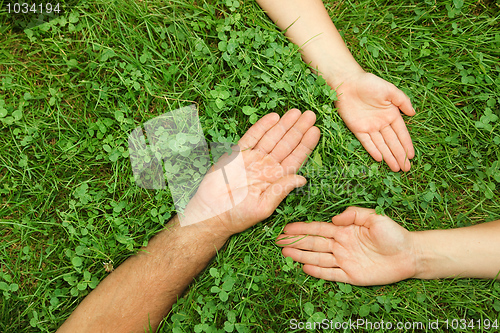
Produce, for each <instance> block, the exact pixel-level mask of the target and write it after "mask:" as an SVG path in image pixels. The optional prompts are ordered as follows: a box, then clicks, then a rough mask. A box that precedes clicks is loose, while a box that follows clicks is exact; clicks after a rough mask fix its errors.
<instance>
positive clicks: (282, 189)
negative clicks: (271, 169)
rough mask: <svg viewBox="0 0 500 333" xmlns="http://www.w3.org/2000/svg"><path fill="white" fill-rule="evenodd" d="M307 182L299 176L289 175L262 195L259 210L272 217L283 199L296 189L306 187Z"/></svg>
mask: <svg viewBox="0 0 500 333" xmlns="http://www.w3.org/2000/svg"><path fill="white" fill-rule="evenodd" d="M306 183H307V180H306V179H305V178H304V177H302V176H299V175H288V176H284V177H282V178H280V179H278V180H277V181H276V182H274V183H273V184H272V185H271V186H269V187H268V188H267V189H266V190H265V191H264V193H262V195H261V199H260V200H261V202H260V207H259V209H260V210H262V211H263V212H264V214H265V215H266V216H270V215H271V214H272V213H273V212H274V210H275V209H276V207H278V205H279V204H280V202H281V201H283V199H285V197H286V196H287V195H288V194H289V193H290V192H291V191H292V190H293V189H295V188H297V187H301V186H304V185H305V184H306Z"/></svg>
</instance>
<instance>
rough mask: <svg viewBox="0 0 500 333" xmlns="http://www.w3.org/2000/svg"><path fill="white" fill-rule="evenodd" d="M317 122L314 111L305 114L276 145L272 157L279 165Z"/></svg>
mask: <svg viewBox="0 0 500 333" xmlns="http://www.w3.org/2000/svg"><path fill="white" fill-rule="evenodd" d="M315 122H316V115H315V114H314V112H312V111H306V112H304V113H303V114H302V115H301V116H300V118H299V119H298V120H297V122H296V123H295V124H294V125H293V126H292V128H290V129H289V130H288V132H286V134H285V135H284V136H283V138H281V140H280V141H279V142H278V143H277V144H276V146H275V147H274V149H273V150H272V151H271V153H270V155H271V156H272V157H273V158H274V159H275V160H276V161H278V162H279V163H281V161H283V160H284V159H285V158H286V157H287V156H288V155H290V153H291V152H292V151H293V150H294V149H295V148H296V147H297V145H298V144H299V143H300V141H301V140H302V138H303V137H304V134H305V133H306V132H307V131H308V130H309V129H310V128H311V127H312V126H313V125H314V123H315Z"/></svg>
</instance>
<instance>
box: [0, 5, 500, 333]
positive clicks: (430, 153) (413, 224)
mask: <svg viewBox="0 0 500 333" xmlns="http://www.w3.org/2000/svg"><path fill="white" fill-rule="evenodd" d="M5 3H6V2H5V1H4V2H2V1H0V4H2V7H1V8H2V11H1V12H0V33H1V34H0V131H1V136H0V195H1V199H0V226H1V227H0V237H1V239H2V241H1V243H0V267H1V268H0V289H1V290H0V292H1V294H0V295H1V296H0V297H1V304H0V331H2V332H39V331H43V332H49V331H54V330H55V329H56V328H57V327H58V326H59V325H60V324H61V323H62V322H63V321H64V320H65V318H67V316H68V315H69V314H70V313H71V311H72V310H73V309H74V308H75V307H76V306H77V305H78V303H79V302H80V301H81V300H82V299H83V298H84V297H85V295H87V294H88V293H89V292H90V291H91V289H92V288H94V287H95V286H96V284H97V283H98V281H100V280H102V279H103V278H104V277H105V276H106V275H107V273H106V271H105V267H104V265H103V263H108V262H110V261H112V263H113V264H114V265H115V266H117V265H119V264H120V263H121V262H123V261H124V260H125V259H126V258H127V257H128V256H130V255H131V254H133V253H134V252H135V251H136V250H137V249H138V248H139V247H140V246H142V245H143V244H145V242H147V240H148V239H149V238H151V237H152V235H154V234H155V233H156V232H158V231H159V230H161V229H162V227H163V225H164V224H165V223H166V222H167V221H168V219H169V218H170V217H171V216H172V215H173V214H174V213H175V212H174V207H173V202H172V199H171V196H170V193H169V192H168V191H153V190H144V189H140V188H138V187H136V186H135V185H134V183H133V177H132V171H131V168H130V161H129V159H128V156H127V137H128V134H129V133H130V132H131V131H132V130H133V129H134V128H136V127H137V126H139V125H140V124H142V123H144V122H146V121H147V120H149V119H152V118H154V117H156V116H158V115H160V114H162V113H165V112H167V111H169V110H173V109H175V108H178V107H180V106H185V105H189V104H191V103H192V102H195V103H196V104H197V105H198V107H199V109H200V115H201V122H202V125H203V127H204V131H205V133H206V137H207V140H208V141H233V142H234V141H236V140H237V139H238V138H239V137H240V136H241V135H242V134H243V133H244V132H245V130H246V129H247V128H248V127H249V126H250V122H249V120H255V118H256V117H257V116H262V115H264V114H266V113H268V112H270V111H276V112H278V113H280V114H283V113H284V112H285V111H286V110H287V109H289V108H291V107H297V108H299V109H301V110H306V109H311V110H314V111H315V112H316V114H317V115H318V122H317V123H318V126H319V127H320V129H321V131H322V138H321V140H320V143H319V145H318V147H317V149H316V150H315V152H314V153H313V158H312V159H313V161H311V162H310V163H309V164H308V165H307V166H306V167H305V168H304V169H303V171H302V173H303V174H304V175H306V176H307V178H308V179H309V183H308V185H307V186H306V187H305V188H303V189H300V190H297V191H296V192H294V193H293V194H291V195H290V196H288V197H287V199H286V200H285V201H284V202H283V203H282V204H281V205H280V206H279V208H278V209H277V211H276V212H275V213H274V214H273V215H272V216H271V217H270V218H269V219H267V220H266V221H264V222H262V223H260V224H258V225H257V226H255V227H253V228H251V229H249V230H247V231H245V232H243V233H242V234H239V235H237V236H234V237H233V238H232V239H231V240H230V241H229V242H228V244H227V245H226V247H225V248H224V250H223V251H221V252H220V253H219V254H218V256H217V257H216V258H215V259H214V261H213V263H212V264H211V265H210V266H209V267H208V268H207V269H206V270H205V271H203V273H202V274H201V275H200V276H199V277H197V279H196V281H195V282H194V283H193V284H192V285H191V286H190V288H189V290H187V292H186V293H185V295H184V296H183V297H182V298H181V299H180V300H179V301H178V303H177V304H176V305H175V306H174V308H173V311H172V313H171V314H170V315H169V316H168V317H167V318H166V319H165V321H164V322H163V324H162V326H161V327H162V328H161V331H162V332H171V331H174V332H219V331H220V332H224V331H227V332H231V331H234V332H284V331H288V330H289V329H288V327H289V321H290V320H291V319H293V318H295V319H297V320H299V321H306V320H308V319H310V318H313V319H316V320H321V319H323V318H328V319H334V320H338V321H348V320H349V319H351V320H356V319H358V318H363V319H366V320H367V321H371V322H378V321H381V320H384V322H387V321H391V322H393V323H396V322H398V321H400V322H405V321H406V322H410V321H419V322H424V323H428V322H429V321H436V320H439V321H440V322H441V325H440V331H443V330H444V328H443V327H444V326H443V325H444V324H442V322H443V321H444V320H446V319H449V320H452V319H462V318H466V319H468V320H471V319H473V320H478V319H481V320H482V319H490V320H495V319H499V314H500V283H499V282H494V281H488V280H474V279H459V280H439V281H420V280H408V281H403V282H400V283H396V284H393V285H389V286H381V287H369V288H366V287H355V286H352V287H351V286H349V285H344V284H340V283H332V282H325V281H322V280H317V279H315V278H311V277H308V276H306V275H305V274H304V273H302V271H301V270H300V268H299V266H298V265H297V264H293V263H292V262H290V261H286V260H285V259H284V258H283V257H282V255H281V253H280V249H279V248H277V247H276V246H275V245H274V239H275V238H276V236H277V235H278V234H280V232H281V230H282V228H283V227H284V226H285V224H286V223H288V222H293V221H302V220H329V219H330V218H331V216H333V215H334V214H337V213H339V212H341V211H342V210H343V209H345V207H347V206H349V205H359V206H364V207H370V208H377V209H379V210H381V211H384V212H385V213H386V214H387V215H389V216H390V217H392V218H394V219H395V220H396V221H398V222H400V223H401V224H402V225H403V226H405V227H406V228H408V229H410V230H425V229H435V228H452V227H462V226H467V225H472V224H476V223H481V222H485V221H491V220H495V219H499V218H500V200H499V195H498V188H499V186H500V171H499V169H500V152H499V149H498V146H499V144H500V128H499V124H500V122H499V121H498V116H500V109H499V105H500V98H499V96H500V88H499V86H500V62H499V59H500V51H499V50H500V15H499V9H500V8H499V5H498V2H494V1H486V0H484V1H468V0H466V1H465V3H463V2H462V1H461V0H457V1H453V2H450V1H442V2H435V1H403V2H392V1H376V2H373V1H363V2H357V3H352V2H350V1H340V2H334V1H331V2H327V3H326V6H327V8H328V10H329V12H330V15H331V16H332V18H333V20H334V21H335V23H336V25H337V27H338V28H339V30H341V31H342V33H343V34H344V35H345V39H346V42H347V43H348V45H349V47H350V48H351V50H352V53H353V54H354V56H355V58H356V59H357V60H358V62H359V63H360V64H361V65H362V66H363V67H364V68H365V69H366V70H367V71H370V72H373V73H375V74H377V75H379V76H381V77H382V78H385V79H387V80H388V81H390V82H393V83H394V84H396V85H397V86H398V87H400V88H401V89H402V90H404V91H405V92H406V93H407V94H408V95H409V96H410V97H411V98H412V101H413V104H414V106H415V109H416V110H417V115H416V116H414V117H412V118H411V119H409V118H406V120H407V123H408V128H409V130H410V133H411V135H412V138H413V141H414V145H415V149H416V156H415V158H414V160H413V166H412V169H411V171H410V172H408V173H393V172H391V171H390V170H389V168H388V167H387V166H386V165H385V164H378V163H376V162H374V161H373V160H372V159H371V158H370V156H369V155H368V154H367V153H366V151H365V150H364V149H363V147H361V145H360V144H359V142H358V141H357V140H356V139H355V138H354V136H353V135H352V134H351V133H350V132H349V131H348V130H347V129H346V127H345V125H344V124H343V122H342V120H341V119H340V118H339V116H338V115H337V113H336V112H335V109H334V107H333V103H332V99H333V98H334V97H335V95H334V94H332V93H331V92H330V91H329V89H328V88H326V87H325V85H324V82H323V81H322V80H321V79H318V78H317V77H316V76H315V75H313V74H311V71H310V70H309V69H308V68H307V66H306V65H305V64H304V63H303V62H302V61H301V60H300V55H299V54H298V52H297V49H296V48H295V47H294V46H293V45H291V44H289V43H288V42H287V40H286V38H285V37H284V36H283V35H282V33H281V32H279V31H278V30H277V29H276V27H275V26H274V24H273V23H272V22H271V21H270V20H269V19H268V18H267V16H266V15H265V14H264V13H263V12H262V11H261V10H260V8H259V7H258V6H257V5H256V4H255V3H253V2H241V3H239V6H237V5H236V4H238V2H237V1H236V2H235V1H230V0H228V1H204V2H201V1H200V2H195V3H193V2H188V1H182V0H181V1H164V2H163V1H140V2H139V1H136V2H134V1H124V0H110V1H84V0H81V1H78V2H73V3H68V7H67V8H66V11H65V13H63V14H62V15H60V16H59V18H55V19H52V20H50V21H49V22H48V23H44V24H42V25H39V26H37V27H31V28H30V29H27V30H24V28H25V27H26V25H25V24H27V23H29V20H20V19H19V18H17V17H13V16H12V15H9V14H7V13H6V12H5V10H4V8H5ZM450 4H451V5H450ZM23 25H24V26H23ZM244 106H250V107H254V108H255V109H256V110H255V112H254V114H255V115H256V116H248V115H246V114H244V113H243V112H242V109H243V107H244ZM247 111H248V109H247ZM495 116H496V117H495ZM464 246H467V244H464ZM367 273H368V274H369V272H367ZM450 330H451V329H450ZM467 330H468V331H475V332H478V331H480V330H478V329H477V328H476V329H470V328H469V329H467ZM366 331H371V330H366ZM409 331H411V330H409ZM414 331H418V329H415V330H414ZM484 331H491V332H494V331H498V329H489V330H484Z"/></svg>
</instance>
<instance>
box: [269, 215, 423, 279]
mask: <svg viewBox="0 0 500 333" xmlns="http://www.w3.org/2000/svg"><path fill="white" fill-rule="evenodd" d="M332 222H333V223H326V222H311V223H304V222H297V223H291V224H288V225H287V226H286V227H285V229H284V234H283V235H280V236H279V238H278V242H277V244H278V245H279V246H284V248H283V250H282V252H283V255H284V256H286V257H291V258H292V259H293V260H295V261H298V262H301V263H303V264H304V266H303V270H304V272H305V273H306V274H309V275H311V276H314V277H317V278H321V279H325V280H331V281H339V282H346V283H350V284H355V285H362V286H363V285H382V284H388V283H393V282H397V281H400V280H404V279H407V278H410V277H412V276H414V274H415V271H416V268H415V255H414V248H413V242H412V236H411V234H410V232H409V231H407V230H406V229H404V228H403V227H401V226H400V225H398V224H397V223H396V222H394V221H393V220H391V219H390V218H388V217H386V216H381V215H376V214H375V211H374V210H372V209H366V208H358V207H349V208H348V209H346V210H345V211H344V212H343V213H342V214H340V215H337V216H335V217H334V218H333V219H332Z"/></svg>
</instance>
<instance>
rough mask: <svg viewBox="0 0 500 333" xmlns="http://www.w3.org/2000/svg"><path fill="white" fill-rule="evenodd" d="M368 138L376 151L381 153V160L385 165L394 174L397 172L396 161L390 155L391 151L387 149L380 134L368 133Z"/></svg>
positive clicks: (397, 165)
mask: <svg viewBox="0 0 500 333" xmlns="http://www.w3.org/2000/svg"><path fill="white" fill-rule="evenodd" d="M370 138H371V139H372V141H373V143H374V144H375V146H376V147H377V149H378V150H379V151H380V152H381V153H382V159H383V160H384V161H385V163H387V165H388V166H389V168H391V170H392V171H394V172H397V171H399V164H398V161H396V159H395V158H394V156H393V155H392V152H391V150H390V149H389V147H387V144H386V142H385V140H384V137H383V136H382V134H381V133H380V132H374V133H370Z"/></svg>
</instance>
